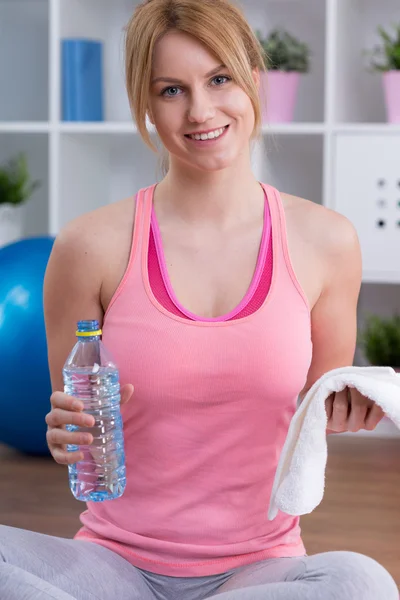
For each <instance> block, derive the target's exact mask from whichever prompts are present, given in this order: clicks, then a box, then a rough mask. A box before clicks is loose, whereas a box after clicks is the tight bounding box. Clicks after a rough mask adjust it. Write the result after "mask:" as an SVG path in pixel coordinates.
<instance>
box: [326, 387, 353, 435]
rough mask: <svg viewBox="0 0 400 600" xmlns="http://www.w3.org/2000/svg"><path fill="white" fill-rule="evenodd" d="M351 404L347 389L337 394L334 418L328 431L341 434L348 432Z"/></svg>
mask: <svg viewBox="0 0 400 600" xmlns="http://www.w3.org/2000/svg"><path fill="white" fill-rule="evenodd" d="M349 408H350V402H349V401H348V397H347V388H345V389H344V390H343V391H341V392H336V394H335V399H334V401H333V410H332V417H331V418H330V420H329V422H328V429H332V431H336V432H337V433H341V432H343V431H346V430H347V419H348V416H349Z"/></svg>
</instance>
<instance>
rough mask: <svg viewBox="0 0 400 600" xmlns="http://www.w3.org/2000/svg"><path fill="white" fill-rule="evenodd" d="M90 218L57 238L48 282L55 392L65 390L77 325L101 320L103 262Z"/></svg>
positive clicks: (47, 311) (46, 312)
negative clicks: (64, 376)
mask: <svg viewBox="0 0 400 600" xmlns="http://www.w3.org/2000/svg"><path fill="white" fill-rule="evenodd" d="M92 230H93V225H92V227H91V223H90V222H89V215H84V216H83V217H80V218H79V219H76V220H75V221H73V222H71V223H70V224H68V225H67V226H66V227H65V228H64V229H63V230H62V231H61V232H60V233H59V235H58V236H57V238H56V240H55V242H54V246H53V250H52V252H51V255H50V259H49V262H48V265H47V269H46V274H45V279H44V297H43V303H44V318H45V326H46V337H47V345H48V361H49V368H50V376H51V384H52V389H53V391H55V390H63V389H64V385H63V380H62V367H63V365H64V362H65V360H66V358H67V356H68V354H69V352H70V351H71V350H72V347H73V346H74V344H75V342H76V337H75V331H76V324H77V322H78V321H79V320H82V319H98V320H99V322H100V324H101V323H102V319H103V311H102V307H101V303H100V288H101V279H102V273H101V266H100V265H101V263H100V257H99V256H98V254H99V253H98V250H97V249H96V244H95V243H94V233H91V231H92Z"/></svg>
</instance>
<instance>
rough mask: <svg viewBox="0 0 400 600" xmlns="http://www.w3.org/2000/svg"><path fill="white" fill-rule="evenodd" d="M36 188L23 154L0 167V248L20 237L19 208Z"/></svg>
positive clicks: (37, 183) (36, 185)
mask: <svg viewBox="0 0 400 600" xmlns="http://www.w3.org/2000/svg"><path fill="white" fill-rule="evenodd" d="M38 186H39V182H38V181H31V180H30V176H29V171H28V164H27V160H26V156H25V154H23V153H20V154H19V155H17V156H16V157H14V158H11V159H10V160H9V161H8V162H6V163H5V164H3V165H1V166H0V247H2V246H5V245H7V244H11V243H12V242H14V241H15V240H17V239H19V238H20V237H21V235H22V222H21V210H20V209H21V206H22V205H23V204H24V203H25V202H26V200H27V199H28V198H29V197H30V196H31V195H32V194H33V192H34V191H35V190H36V189H37V188H38Z"/></svg>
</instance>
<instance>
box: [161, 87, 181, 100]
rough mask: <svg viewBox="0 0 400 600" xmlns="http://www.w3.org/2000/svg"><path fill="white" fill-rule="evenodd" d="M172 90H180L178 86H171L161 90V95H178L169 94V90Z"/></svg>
mask: <svg viewBox="0 0 400 600" xmlns="http://www.w3.org/2000/svg"><path fill="white" fill-rule="evenodd" d="M170 90H179V88H178V87H175V86H173V87H169V88H165V90H163V91H162V92H161V96H167V98H173V97H174V96H177V95H178V94H167V92H169V91H170Z"/></svg>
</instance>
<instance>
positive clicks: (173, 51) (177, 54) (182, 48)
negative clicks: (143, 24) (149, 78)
mask: <svg viewBox="0 0 400 600" xmlns="http://www.w3.org/2000/svg"><path fill="white" fill-rule="evenodd" d="M220 62H221V60H220V59H219V58H218V57H217V56H215V55H214V54H213V53H212V52H211V51H210V50H209V48H207V47H206V46H205V45H204V44H202V42H200V41H199V40H198V39H196V38H195V37H193V36H191V35H189V34H187V33H183V32H181V31H169V32H168V33H166V34H165V35H164V36H163V37H162V38H161V39H159V40H158V41H157V43H156V45H155V48H154V54H153V62H152V75H153V76H154V77H157V76H160V75H167V74H171V73H174V75H176V76H179V73H181V74H182V73H183V72H186V73H190V72H192V73H193V72H197V71H204V70H206V71H207V70H210V69H212V68H213V67H216V66H217V65H218V64H219V63H220Z"/></svg>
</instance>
